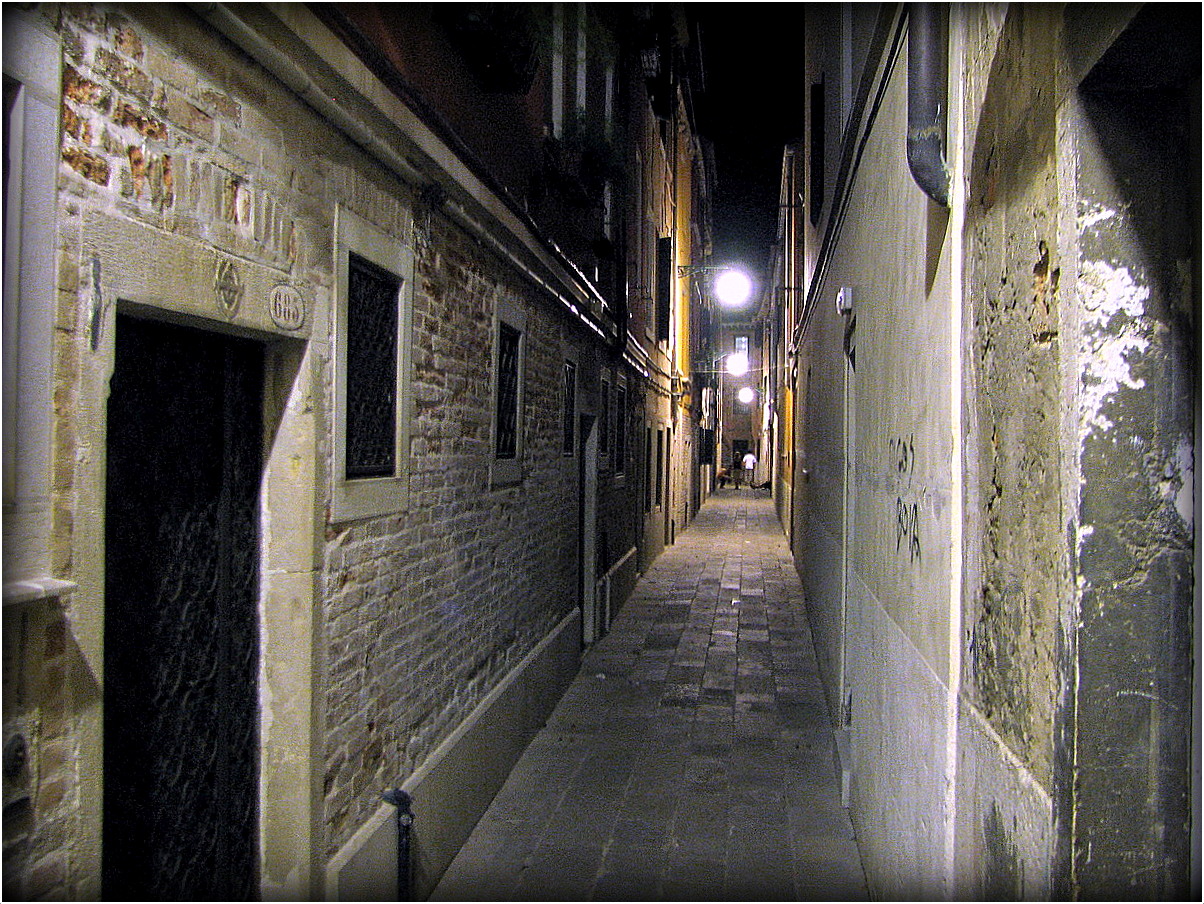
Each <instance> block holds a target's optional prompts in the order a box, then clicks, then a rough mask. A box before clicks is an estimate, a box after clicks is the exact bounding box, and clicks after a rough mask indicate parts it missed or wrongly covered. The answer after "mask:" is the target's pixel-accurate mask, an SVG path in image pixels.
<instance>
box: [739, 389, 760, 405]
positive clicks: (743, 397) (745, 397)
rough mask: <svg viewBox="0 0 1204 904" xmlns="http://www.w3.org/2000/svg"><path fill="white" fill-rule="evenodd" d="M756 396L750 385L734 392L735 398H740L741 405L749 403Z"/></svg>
mask: <svg viewBox="0 0 1204 904" xmlns="http://www.w3.org/2000/svg"><path fill="white" fill-rule="evenodd" d="M756 397H757V393H756V391H755V390H754V389H753V388H752V387H751V386H745V387H744V388H743V389H741V390H740V391H739V392H738V393H736V398H738V399H739V400H740V403H741V404H742V405H751V404H752V403H753V399H755V398H756Z"/></svg>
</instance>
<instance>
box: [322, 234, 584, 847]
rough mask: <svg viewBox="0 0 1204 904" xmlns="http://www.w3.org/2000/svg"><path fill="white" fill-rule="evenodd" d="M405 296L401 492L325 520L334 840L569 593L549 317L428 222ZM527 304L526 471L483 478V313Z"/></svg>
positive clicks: (486, 439)
mask: <svg viewBox="0 0 1204 904" xmlns="http://www.w3.org/2000/svg"><path fill="white" fill-rule="evenodd" d="M421 245H422V247H423V248H424V249H425V250H424V253H423V254H422V255H421V256H420V258H419V260H418V262H417V267H416V270H417V273H416V283H417V285H416V291H415V295H414V349H413V357H414V384H413V386H414V411H415V417H414V421H413V429H412V452H413V454H412V456H411V469H412V470H411V474H412V477H411V482H410V483H411V491H412V494H413V495H412V497H411V504H410V508H409V511H408V512H407V513H405V514H403V515H401V516H398V517H393V518H388V519H381V520H378V521H371V522H366V523H362V524H356V525H353V526H351V527H347V528H342V529H339V528H336V529H335V530H333V531H332V534H333V537H332V542H331V543H330V544H329V545H328V547H327V552H326V559H325V561H326V577H325V583H326V587H327V593H326V596H327V603H326V606H327V619H328V622H327V623H328V633H327V637H328V640H329V647H328V656H329V661H330V663H331V664H330V668H329V675H330V682H329V685H328V690H327V719H328V725H329V726H330V729H331V730H330V732H329V735H328V738H327V745H326V749H327V768H326V777H325V786H324V790H325V793H326V800H327V807H328V815H329V818H330V824H331V837H330V849H331V851H332V852H333V850H335V849H337V847H338V846H339V844H341V843H342V842H343V841H345V840H346V838H347V837H348V835H349V834H350V832H351V831H353V830H354V829H355V828H356V827H357V826H358V825H359V824H360V823H361V822H362V820H363V819H364V818H366V817H367V816H368V815H369V814H370V813H371V812H372V811H373V810H375V808H376V807H377V806H378V805H379V796H378V795H379V791H380V790H382V789H384V788H386V787H389V786H390V784H391V783H392V784H396V783H397V782H399V781H400V779H401V778H403V777H404V776H405V775H407V774H408V773H410V772H411V771H412V770H413V769H414V768H415V767H416V766H417V765H419V764H421V762H422V761H423V760H424V759H425V758H426V757H427V756H428V755H429V754H430V753H431V751H432V750H433V749H434V747H435V746H436V745H437V744H438V743H439V741H441V740H442V739H443V738H444V737H446V735H447V734H448V732H449V731H450V730H451V729H452V728H454V727H455V726H456V725H457V724H458V723H459V722H460V721H461V720H462V719H463V718H464V717H465V716H467V715H468V713H469V712H470V711H471V710H472V708H473V707H474V706H475V705H476V704H477V703H479V702H480V700H481V698H482V697H483V696H484V694H485V693H486V692H487V691H488V690H489V689H490V688H491V687H493V686H494V685H495V684H496V683H497V681H498V680H499V679H500V678H501V676H502V675H503V674H505V672H506V671H507V670H508V669H510V668H512V667H513V666H514V665H515V664H517V663H518V661H519V660H521V659H522V658H523V656H525V655H526V654H527V653H528V652H530V651H531V649H532V648H533V647H534V646H535V644H536V643H538V642H539V640H540V639H542V638H543V637H544V636H545V635H546V633H547V632H548V631H549V630H550V629H551V628H552V627H553V626H554V625H555V624H556V623H557V622H558V621H559V620H560V619H561V618H562V617H563V616H564V615H566V614H567V613H568V612H569V610H570V609H571V607H572V606H573V605H575V602H576V587H575V575H574V570H573V569H572V568H571V567H567V568H566V567H565V564H566V563H572V562H574V561H575V560H576V530H577V528H576V517H577V513H576V504H575V499H576V470H575V468H570V469H567V470H566V468H565V467H564V464H563V461H562V459H561V456H560V446H559V443H560V436H561V434H560V427H561V425H560V413H561V396H560V393H561V380H562V372H561V367H562V363H563V360H564V358H563V353H562V351H561V349H562V344H561V337H560V327H559V324H558V320H557V318H556V317H555V316H554V315H553V314H552V313H551V311H550V310H549V308H548V306H547V305H546V304H545V303H542V302H540V301H539V300H538V299H537V298H536V297H534V295H533V293H532V291H531V290H530V289H529V288H528V287H526V286H523V285H522V284H519V283H515V282H514V280H513V277H508V276H507V275H506V273H505V271H504V270H502V269H501V268H500V266H499V264H498V262H497V261H495V260H493V259H490V258H486V257H482V256H480V255H479V254H478V253H477V252H475V250H474V249H472V248H471V246H470V245H468V243H467V242H466V241H465V239H464V238H463V237H462V236H461V235H459V234H458V233H457V232H455V231H453V230H451V229H448V228H446V227H445V226H442V225H440V224H439V223H438V222H437V221H436V222H435V224H434V226H433V228H432V233H431V234H430V235H429V236H428V237H427V240H426V241H425V242H423V243H421ZM502 299H504V300H506V301H508V302H510V303H511V304H514V305H518V306H521V307H522V308H524V309H525V310H526V313H527V326H526V350H527V351H526V360H525V370H524V387H525V406H524V427H525V437H524V442H525V446H524V448H525V455H524V468H523V472H524V476H525V481H524V483H523V484H522V485H521V486H517V487H506V488H499V489H493V490H490V489H489V471H488V466H489V456H490V451H491V448H490V441H491V440H490V437H491V433H490V425H491V416H492V415H491V410H490V406H489V399H490V394H491V389H490V381H491V375H490V372H489V369H488V367H482V366H481V362H485V361H489V360H490V357H491V355H492V338H491V328H492V317H493V309H494V305H495V304H496V303H498V301H500V300H502Z"/></svg>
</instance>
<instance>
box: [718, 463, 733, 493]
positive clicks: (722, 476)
mask: <svg viewBox="0 0 1204 904" xmlns="http://www.w3.org/2000/svg"><path fill="white" fill-rule="evenodd" d="M715 476H716V477H718V478H719V489H721V490H722V489H724V488H725V487H726V486H727V482H728V480H730V479H731V472H730V471H729V470H728V469H727V468H720V469H719V473H718V474H716V475H715Z"/></svg>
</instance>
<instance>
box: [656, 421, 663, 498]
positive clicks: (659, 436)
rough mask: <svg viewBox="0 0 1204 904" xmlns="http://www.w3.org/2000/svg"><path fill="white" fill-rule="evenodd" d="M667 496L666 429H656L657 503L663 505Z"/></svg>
mask: <svg viewBox="0 0 1204 904" xmlns="http://www.w3.org/2000/svg"><path fill="white" fill-rule="evenodd" d="M664 496H665V431H664V430H657V431H656V504H657V505H663V504H664Z"/></svg>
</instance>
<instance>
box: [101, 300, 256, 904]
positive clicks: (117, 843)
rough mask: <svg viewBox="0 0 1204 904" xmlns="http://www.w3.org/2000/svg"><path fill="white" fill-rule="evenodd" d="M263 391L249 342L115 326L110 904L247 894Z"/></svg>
mask: <svg viewBox="0 0 1204 904" xmlns="http://www.w3.org/2000/svg"><path fill="white" fill-rule="evenodd" d="M262 381H263V373H262V349H261V347H260V346H258V345H257V344H256V343H253V342H249V341H246V340H237V339H229V338H224V337H219V336H214V335H211V334H207V333H203V332H200V331H197V330H191V329H187V328H184V327H177V326H166V325H163V324H154V323H148V322H144V321H138V320H133V319H129V318H124V317H122V318H119V320H118V344H117V355H116V365H115V369H114V375H113V381H112V391H111V395H110V400H109V417H108V430H109V446H108V472H107V481H108V486H107V500H106V531H105V544H106V558H105V572H106V573H105V718H104V738H105V753H104V763H105V767H104V768H105V773H104V786H105V794H104V840H105V844H104V866H103V890H104V896H105V897H106V898H135V899H140V898H151V899H190V898H212V899H219V900H235V899H250V898H254V897H256V896H257V889H258V881H257V876H256V868H257V862H258V855H257V824H258V819H257V800H258V771H259V770H258V748H259V744H258V691H257V667H258V665H257V664H258V656H259V641H258V611H257V599H258V583H259V581H258V521H259V518H258V512H259V506H258V492H259V472H260V465H261V443H262V426H261V410H262V396H261V392H262V388H261V387H262Z"/></svg>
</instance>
